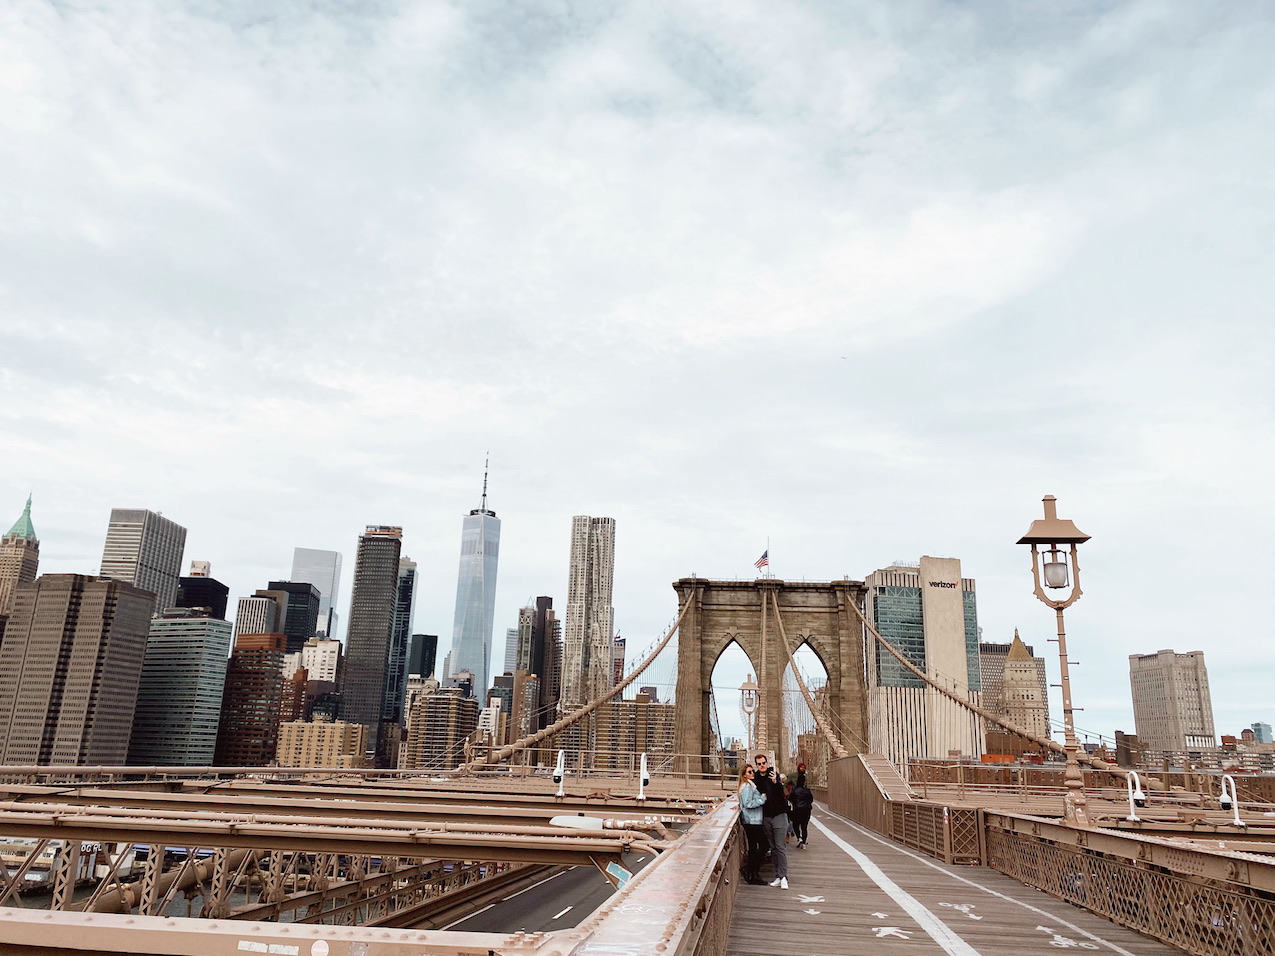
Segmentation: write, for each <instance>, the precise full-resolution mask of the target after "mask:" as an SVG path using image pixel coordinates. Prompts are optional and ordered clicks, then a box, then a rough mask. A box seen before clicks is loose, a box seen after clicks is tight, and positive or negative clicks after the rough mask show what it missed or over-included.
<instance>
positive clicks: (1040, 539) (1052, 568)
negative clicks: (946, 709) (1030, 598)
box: [1018, 495, 1089, 827]
mask: <svg viewBox="0 0 1275 956" xmlns="http://www.w3.org/2000/svg"><path fill="white" fill-rule="evenodd" d="M1043 500H1044V504H1045V517H1044V518H1037V519H1036V520H1035V521H1033V522H1032V523H1031V527H1030V528H1028V529H1027V533H1026V534H1025V535H1023V536H1022V537H1021V538H1019V539H1018V543H1019V544H1028V545H1031V549H1032V578H1033V580H1034V581H1035V585H1036V597H1038V598H1039V599H1040V600H1041V601H1042V602H1043V603H1045V604H1047V605H1049V606H1050V607H1052V608H1053V609H1054V614H1055V615H1056V616H1057V618H1058V669H1059V672H1060V675H1061V678H1062V702H1063V732H1064V734H1065V738H1066V740H1065V744H1064V746H1065V748H1066V751H1067V770H1066V772H1065V774H1064V778H1063V782H1064V784H1065V785H1066V788H1067V789H1066V792H1065V794H1064V796H1063V808H1064V809H1063V818H1064V819H1065V820H1066V821H1067V823H1068V824H1070V825H1072V826H1078V827H1087V826H1089V811H1088V805H1087V802H1086V800H1085V790H1084V786H1085V778H1084V775H1083V774H1082V773H1081V771H1080V761H1079V760H1078V759H1077V757H1076V755H1077V754H1078V753H1079V752H1080V746H1079V744H1078V743H1077V742H1076V719H1075V713H1074V711H1073V708H1072V706H1071V672H1070V670H1069V665H1070V661H1068V660H1067V632H1066V630H1065V628H1064V627H1063V609H1064V608H1068V607H1071V605H1073V604H1074V603H1076V600H1077V599H1078V598H1079V597H1080V595H1081V594H1082V593H1083V592H1082V591H1081V590H1080V563H1079V561H1078V560H1077V556H1076V546H1077V545H1079V544H1083V543H1084V542H1086V541H1088V540H1089V535H1087V534H1084V533H1083V532H1082V531H1081V530H1080V529H1079V528H1077V527H1076V526H1075V524H1074V523H1072V522H1071V521H1069V520H1067V519H1065V518H1059V517H1058V511H1057V507H1056V504H1055V498H1054V496H1053V495H1046V496H1045V497H1044V499H1043ZM1068 587H1070V588H1071V591H1070V593H1069V594H1066V596H1065V597H1064V592H1066V591H1067V588H1068ZM1051 594H1052V596H1051Z"/></svg>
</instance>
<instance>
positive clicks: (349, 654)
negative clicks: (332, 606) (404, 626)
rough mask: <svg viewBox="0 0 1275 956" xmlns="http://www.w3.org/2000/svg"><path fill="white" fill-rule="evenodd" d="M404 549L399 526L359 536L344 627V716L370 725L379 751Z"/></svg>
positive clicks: (371, 744) (372, 528)
mask: <svg viewBox="0 0 1275 956" xmlns="http://www.w3.org/2000/svg"><path fill="white" fill-rule="evenodd" d="M402 547H403V529H402V528H400V527H396V526H392V525H368V527H367V530H366V531H365V532H364V533H363V534H362V535H360V536H359V550H358V557H357V558H356V559H355V562H354V589H353V591H352V592H351V595H350V617H349V621H348V622H347V624H346V636H345V675H344V683H343V686H342V694H343V698H342V700H343V703H342V707H343V713H342V715H341V716H342V717H343V718H344V719H345V720H348V721H352V722H354V723H359V724H362V725H363V726H364V727H366V728H367V729H368V746H369V747H370V748H372V749H373V750H377V752H378V753H379V752H380V751H379V749H378V737H379V734H380V727H381V712H382V707H383V706H384V702H385V682H386V678H387V677H388V671H389V655H390V641H391V638H392V637H393V633H394V615H395V609H396V608H397V605H398V572H399V558H400V557H401V551H402Z"/></svg>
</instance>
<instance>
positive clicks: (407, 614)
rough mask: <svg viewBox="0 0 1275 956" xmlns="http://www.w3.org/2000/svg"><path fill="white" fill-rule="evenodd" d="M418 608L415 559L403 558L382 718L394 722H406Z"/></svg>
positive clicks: (401, 560) (395, 603)
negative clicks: (409, 655) (409, 659)
mask: <svg viewBox="0 0 1275 956" xmlns="http://www.w3.org/2000/svg"><path fill="white" fill-rule="evenodd" d="M415 607H416V562H415V561H413V560H412V559H411V558H400V559H399V562H398V590H397V592H396V594H395V598H394V627H393V630H392V631H391V632H390V650H389V657H388V659H387V660H386V664H385V700H384V703H383V704H382V706H381V719H382V720H384V721H387V722H392V723H395V724H399V723H402V721H403V695H404V694H405V693H406V692H407V652H408V650H409V648H410V645H411V642H412V612H413V610H414V609H415ZM426 676H428V675H426Z"/></svg>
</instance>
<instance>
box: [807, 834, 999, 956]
mask: <svg viewBox="0 0 1275 956" xmlns="http://www.w3.org/2000/svg"><path fill="white" fill-rule="evenodd" d="M810 822H811V823H812V824H814V826H815V827H816V828H817V829H818V830H819V831H820V832H822V833H823V835H824V836H826V837H827V838H828V839H829V840H830V841H832V843H833V845H834V846H837V847H839V848H840V849H841V851H842V852H843V853H845V854H846V855H847V856H848V857H850V859H852V860H854V862H855V863H857V864H859V869H861V870H863V872H864V873H865V874H866V875H867V877H868V879H870V880H871V881H872V882H873V883H875V884H876V885H877V886H879V887H881V889H882V890H883V891H884V892H885V894H886V895H887V896H889V897H890V899H892V900H894V902H896V903H898V904H899V905H900V906H901V907H903V910H904V912H906V913H907V914H908V915H909V916H911V917H912V919H914V920H916V923H917V925H918V926H920V927H921V929H923V930H925V932H926V933H927V934H928V935H929V937H930V938H931V939H932V940H934V942H936V943H938V944H939V945H940V946H942V947H943V951H944V952H945V953H948V954H949V956H982V954H981V953H979V951H978V950H977V949H975V948H974V947H973V946H971V945H970V944H969V943H967V942H966V941H965V940H964V939H962V938H961V937H960V936H957V935H956V933H954V932H953V931H952V929H951V927H949V926H948V925H947V924H946V923H944V922H943V921H942V920H941V919H939V918H938V916H937V915H936V914H935V913H934V912H933V911H932V910H930V909H928V908H927V907H926V906H925V904H924V903H922V902H921V901H920V900H918V899H917V898H916V897H915V896H913V895H912V894H911V893H909V892H908V891H907V890H905V889H904V888H903V887H901V886H899V884H898V883H895V882H894V880H892V879H890V878H889V877H888V876H886V875H885V873H884V871H882V869H881V868H880V867H879V866H877V865H876V864H875V863H873V862H872V860H871V858H870V857H868V855H867V854H866V853H863V852H862V851H860V850H856V849H855V848H854V847H852V846H851V845H850V844H849V843H847V842H846V841H845V840H843V839H841V837H839V836H837V835H836V834H835V833H833V832H832V831H831V830H829V829H828V828H827V827H826V826H825V825H824V824H822V823H820V822H819V821H818V820H815V819H812V820H811V821H810Z"/></svg>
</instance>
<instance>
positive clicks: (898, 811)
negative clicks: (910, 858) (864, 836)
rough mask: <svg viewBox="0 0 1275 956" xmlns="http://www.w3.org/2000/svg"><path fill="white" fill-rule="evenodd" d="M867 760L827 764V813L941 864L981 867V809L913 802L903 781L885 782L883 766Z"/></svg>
mask: <svg viewBox="0 0 1275 956" xmlns="http://www.w3.org/2000/svg"><path fill="white" fill-rule="evenodd" d="M869 761H871V757H869V756H867V755H864V754H857V755H855V756H853V757H843V758H840V759H837V760H830V761H829V762H828V806H829V808H830V809H832V810H833V811H834V812H836V813H839V814H841V815H842V816H843V817H847V818H848V819H851V820H854V821H855V822H856V823H860V824H862V825H863V826H866V827H868V828H869V829H871V830H875V831H876V832H877V833H880V834H881V835H882V836H888V837H890V838H891V839H894V840H897V841H898V842H900V843H902V844H903V845H904V846H909V847H911V848H913V849H914V850H919V851H921V852H922V853H925V854H928V855H929V856H932V857H934V858H935V859H937V860H942V861H943V862H944V863H963V864H979V863H982V861H983V850H984V847H983V827H982V823H981V822H980V819H979V814H980V811H979V810H976V809H971V808H958V807H948V806H945V805H943V804H941V803H936V802H931V801H927V800H916V799H913V798H912V795H911V791H910V789H909V788H908V785H907V784H906V783H905V782H904V781H903V779H902V778H901V777H899V776H898V775H897V774H894V776H893V779H892V780H885V781H883V780H882V779H881V776H882V774H883V772H887V768H884V766H883V765H882V764H881V763H880V762H879V761H877V762H874V763H870V762H869ZM887 787H889V788H890V789H886V788H887ZM895 795H897V796H898V797H900V798H902V799H896V798H895Z"/></svg>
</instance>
